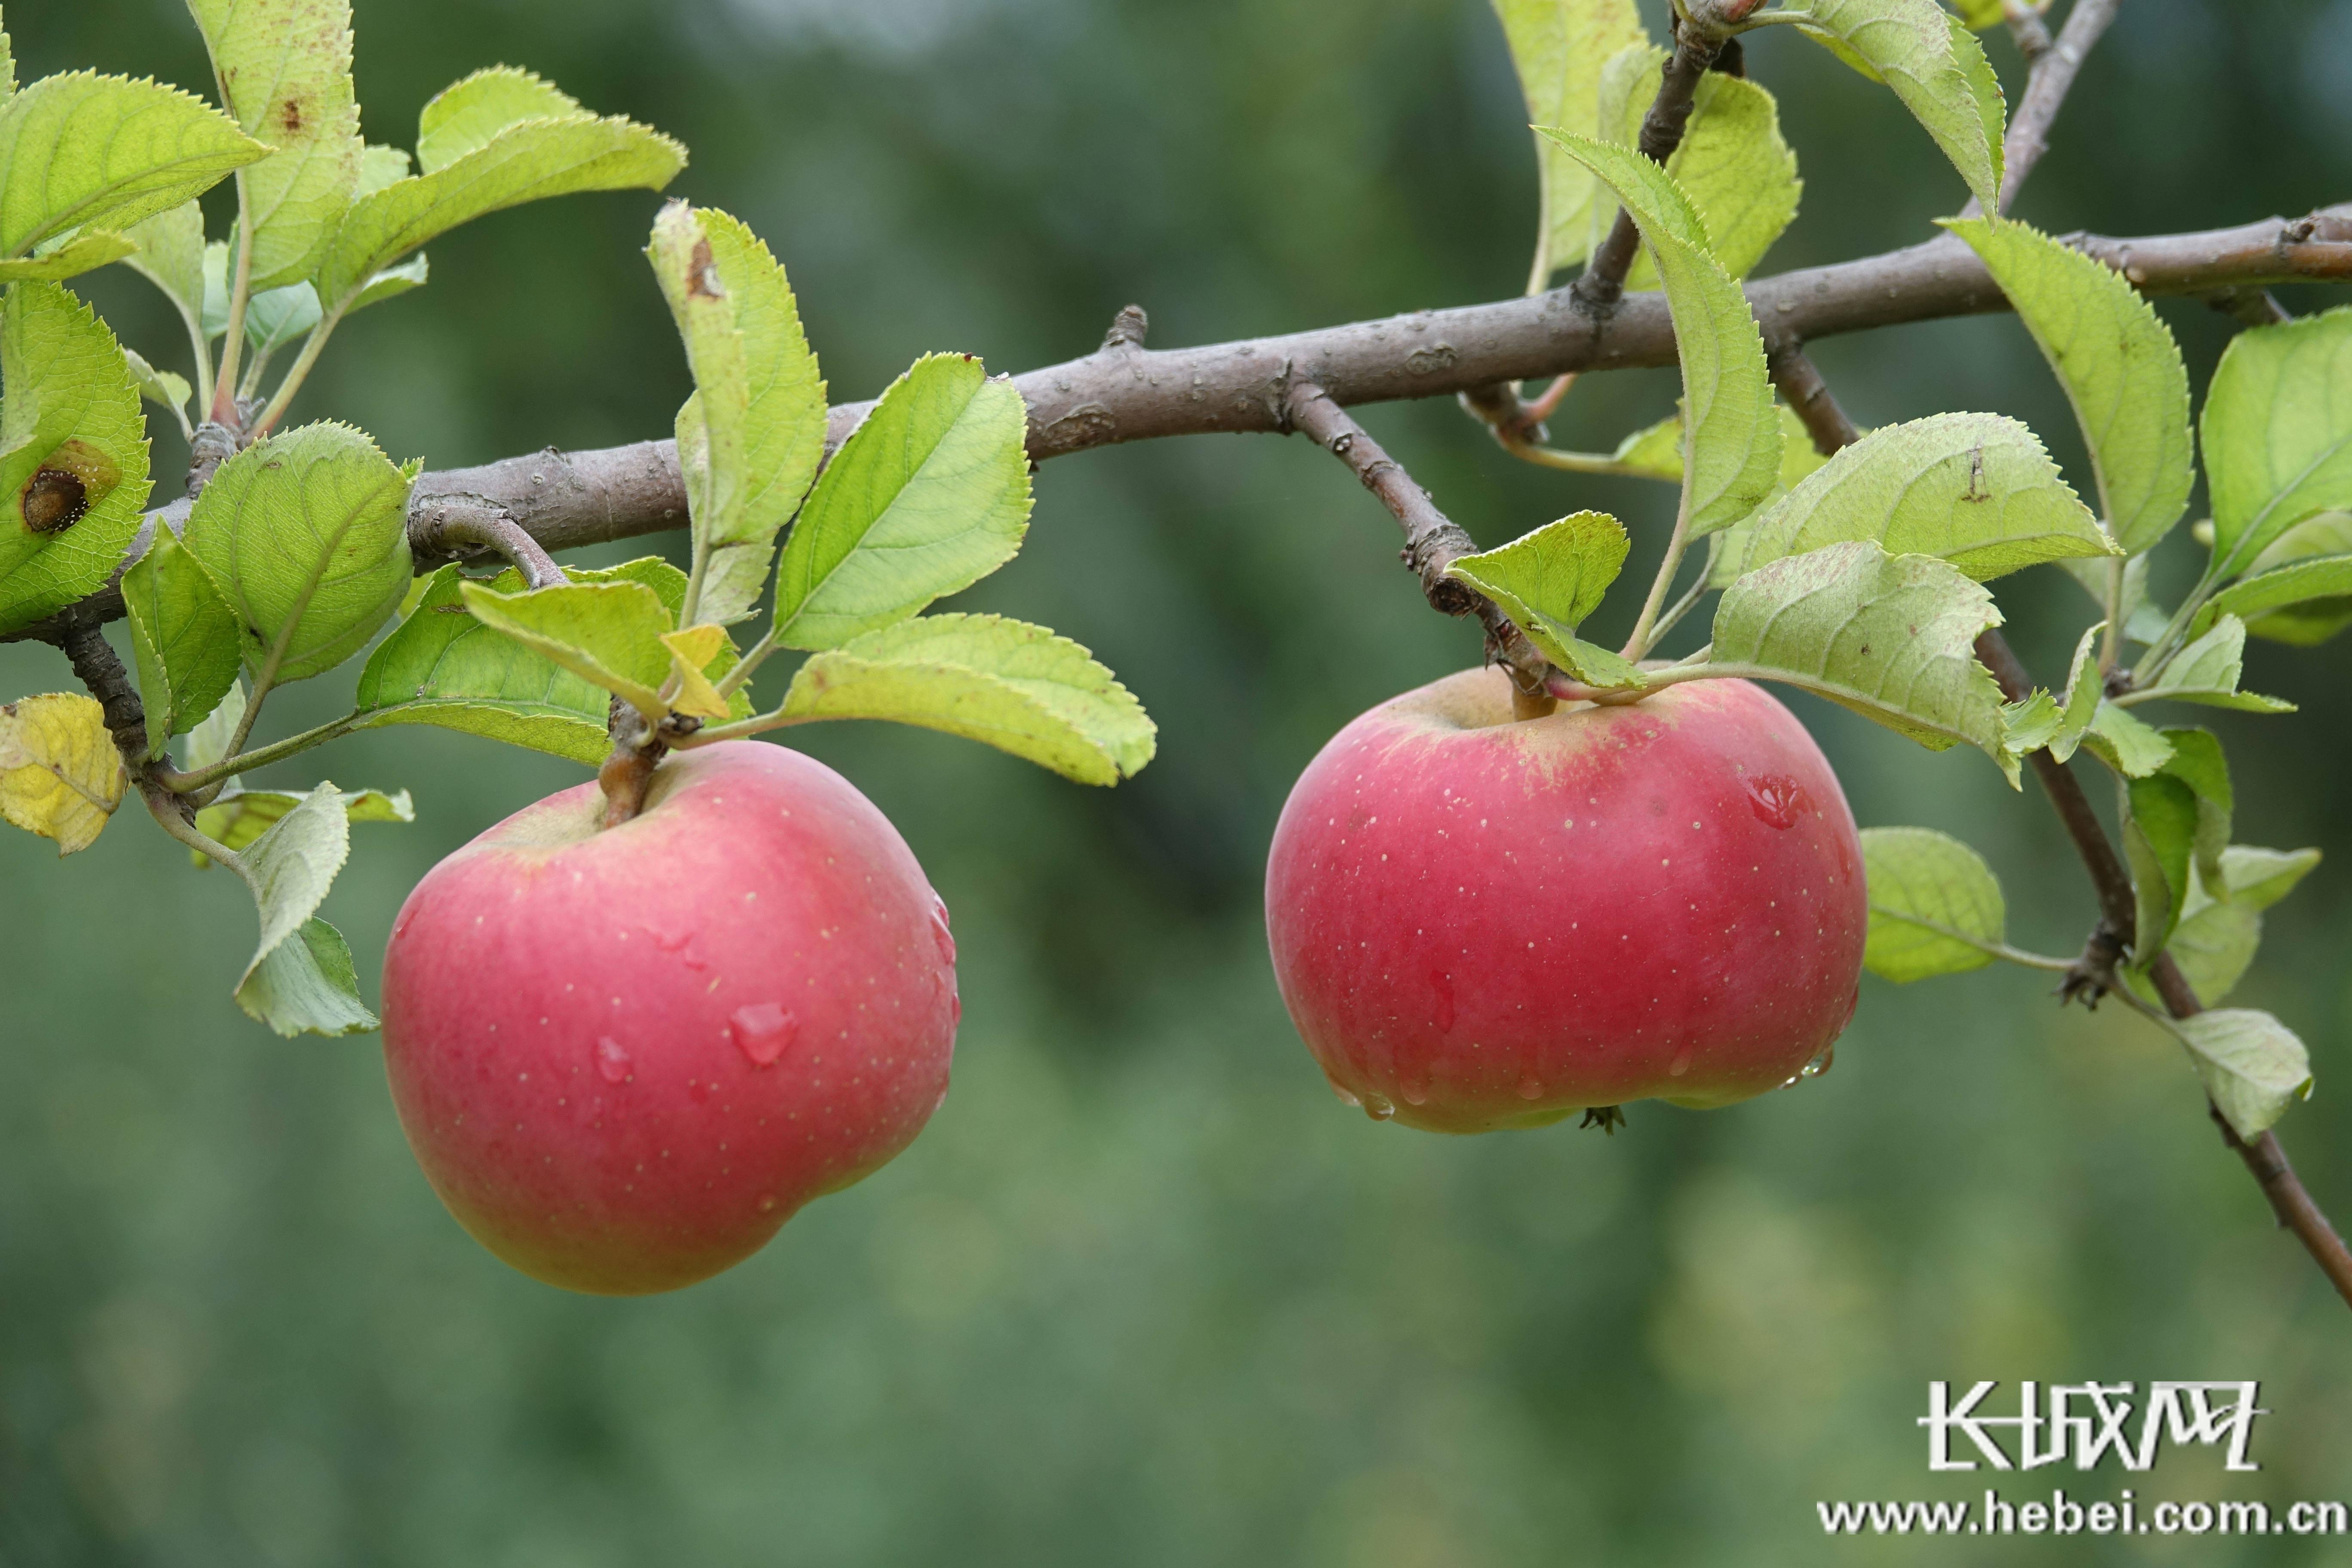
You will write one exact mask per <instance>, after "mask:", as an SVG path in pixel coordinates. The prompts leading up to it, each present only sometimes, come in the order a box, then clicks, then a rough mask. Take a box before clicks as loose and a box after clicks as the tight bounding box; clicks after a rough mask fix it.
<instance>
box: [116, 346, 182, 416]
mask: <svg viewBox="0 0 2352 1568" xmlns="http://www.w3.org/2000/svg"><path fill="white" fill-rule="evenodd" d="M122 363H124V364H127V365H129V366H130V367H131V380H133V381H135V382H137V383H138V384H139V395H140V396H142V397H143V398H145V399H146V400H147V401H148V402H150V403H152V404H154V405H157V406H158V407H161V408H168V409H170V410H171V411H172V412H173V414H176V415H178V416H179V417H180V423H181V424H182V425H183V426H185V425H186V424H187V423H188V399H189V397H190V396H191V395H193V394H192V393H191V392H190V390H189V387H188V378H187V377H186V376H184V375H180V374H175V373H173V372H172V371H168V370H157V369H156V368H155V367H154V366H153V365H152V364H149V363H147V361H146V360H145V358H143V357H142V355H140V354H139V353H135V352H134V351H132V350H130V349H124V350H123V351H122Z"/></svg>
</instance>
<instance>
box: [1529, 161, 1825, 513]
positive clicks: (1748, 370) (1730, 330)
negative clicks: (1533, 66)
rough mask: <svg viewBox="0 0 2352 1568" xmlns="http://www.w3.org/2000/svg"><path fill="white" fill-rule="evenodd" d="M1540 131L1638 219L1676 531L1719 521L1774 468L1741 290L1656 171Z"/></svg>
mask: <svg viewBox="0 0 2352 1568" xmlns="http://www.w3.org/2000/svg"><path fill="white" fill-rule="evenodd" d="M1544 133H1545V134H1546V135H1547V136H1549V137H1550V138H1551V139H1552V140H1553V141H1554V142H1557V143H1558V144H1559V146H1560V147H1561V148H1563V149H1564V150H1566V151H1567V152H1568V153H1570V155H1571V156H1573V157H1575V158H1577V159H1579V160H1580V161H1582V162H1583V163H1585V164H1587V165H1588V166H1589V167H1591V170H1592V171H1593V173H1594V174H1596V175H1597V176H1599V178H1600V180H1601V184H1604V185H1606V186H1608V187H1609V188H1610V189H1611V190H1612V191H1614V192H1615V193H1616V194H1617V199H1618V200H1619V201H1621V202H1622V203H1624V204H1625V207H1626V209H1627V210H1628V211H1630V212H1631V213H1632V214H1633V221H1634V222H1635V223H1636V224H1638V225H1640V226H1641V230H1642V237H1643V240H1644V241H1645V242H1646V243H1647V244H1648V246H1649V247H1650V254H1651V256H1652V257H1653V258H1655V260H1656V263H1657V267H1658V271H1659V273H1660V275H1661V276H1662V277H1663V278H1664V280H1665V291H1666V307H1667V309H1668V310H1670V311H1671V312H1672V313H1673V316H1674V323H1675V349H1676V352H1677V353H1679V354H1680V355H1681V357H1682V369H1683V408H1684V411H1685V416H1686V424H1687V426H1688V428H1687V431H1686V436H1687V439H1686V441H1685V448H1686V451H1685V474H1686V476H1687V477H1686V478H1685V481H1684V485H1683V512H1684V516H1685V519H1686V520H1687V525H1686V536H1687V537H1689V538H1692V539H1698V538H1703V537H1705V536H1706V535H1707V534H1709V533H1713V532H1715V531H1717V530H1718V529H1723V528H1728V527H1730V526H1731V525H1732V524H1733V523H1735V522H1738V521H1739V520H1740V519H1741V518H1743V517H1746V516H1747V515H1748V513H1749V512H1750V511H1753V510H1755V509H1756V505H1757V503H1758V502H1759V501H1761V500H1763V499H1764V498H1765V497H1766V496H1767V495H1768V494H1769V493H1770V492H1771V489H1772V485H1773V481H1774V479H1776V478H1777V476H1778V475H1779V473H1780V418H1779V416H1778V415H1777V414H1776V412H1775V411H1774V408H1773V404H1772V384H1771V381H1770V379H1769V377H1768V376H1767V375H1766V374H1765V369H1764V340H1763V337H1762V335H1761V334H1760V333H1759V331H1758V330H1757V326H1756V318H1755V316H1754V314H1753V313H1752V312H1750V311H1749V310H1748V296H1747V295H1745V294H1743V293H1742V292H1740V289H1739V285H1738V284H1737V283H1735V282H1733V281H1732V279H1731V278H1730V276H1729V275H1728V274H1727V273H1726V272H1725V271H1724V270H1723V268H1722V267H1721V266H1720V265H1719V264H1718V263H1717V261H1716V260H1715V258H1714V257H1713V256H1712V255H1710V254H1709V251H1708V247H1707V236H1706V226H1705V224H1704V223H1702V222H1701V220H1700V218H1699V216H1698V214H1697V213H1696V211H1694V210H1693V209H1692V207H1691V205H1690V200H1689V198H1688V197H1687V196H1685V195H1684V194H1683V193H1682V192H1681V191H1680V190H1678V189H1677V188H1676V187H1675V183H1674V182H1673V181H1672V180H1671V179H1669V178H1667V177H1666V174H1665V171H1664V170H1663V169H1660V168H1659V167H1658V166H1657V165H1656V164H1654V163H1651V162H1650V161H1649V160H1648V159H1646V158H1644V157H1643V156H1642V155H1641V154H1640V153H1635V152H1632V151H1630V150H1628V149H1626V148H1623V147H1617V146H1612V145H1610V144H1607V143H1604V142H1594V141H1591V139H1589V138H1586V137H1581V136H1574V135H1570V134H1567V133H1565V132H1556V131H1549V130H1548V131H1546V132H1544Z"/></svg>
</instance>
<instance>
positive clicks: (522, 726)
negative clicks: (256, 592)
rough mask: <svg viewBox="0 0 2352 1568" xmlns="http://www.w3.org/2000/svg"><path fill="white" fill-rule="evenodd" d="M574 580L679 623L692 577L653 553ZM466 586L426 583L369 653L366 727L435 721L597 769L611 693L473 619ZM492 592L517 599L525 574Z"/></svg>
mask: <svg viewBox="0 0 2352 1568" xmlns="http://www.w3.org/2000/svg"><path fill="white" fill-rule="evenodd" d="M569 575H570V577H571V578H572V581H573V582H575V583H582V584H616V583H629V584H638V585H640V586H643V587H646V588H648V589H650V590H652V592H653V593H654V595H655V596H656V598H657V599H659V600H660V601H661V602H662V605H663V608H664V609H665V611H666V612H667V614H669V615H670V616H673V617H674V616H676V614H677V605H679V604H680V603H681V602H682V601H683V600H684V598H685V596H686V574H684V573H682V572H680V571H678V570H677V568H676V567H674V566H672V565H670V564H669V563H667V562H666V561H663V560H661V559H659V558H658V557H654V556H648V557H646V558H645V559H644V560H640V561H633V562H630V563H627V564H626V565H623V566H616V567H614V568H612V569H610V570H609V571H603V572H583V571H581V570H579V569H577V568H574V569H572V571H571V572H570V573H569ZM464 580H465V579H464V578H463V577H462V576H461V574H459V572H458V569H457V565H456V564H455V563H452V564H450V565H446V566H444V567H442V568H440V569H439V570H438V571H436V572H435V573H433V574H432V575H431V576H429V577H427V578H425V580H424V593H423V594H422V595H420V596H419V597H418V599H417V602H416V605H415V609H413V610H412V611H411V612H410V613H409V616H408V618H407V619H405V620H404V621H403V622H402V623H401V624H400V625H399V626H396V627H395V628H394V630H393V632H392V635H391V636H389V637H385V638H384V639H383V642H382V643H380V644H378V645H377V647H376V650H375V652H374V653H373V654H372V655H370V656H369V658H368V661H367V668H365V669H364V670H362V672H361V674H360V683H359V695H358V700H357V706H358V708H359V709H360V710H361V711H362V713H363V714H364V715H366V717H365V719H364V720H363V721H362V727H364V728H368V729H373V728H376V727H379V726H382V725H385V724H433V725H437V726H439V727H440V728H443V729H447V730H457V731H463V732H465V733H467V734H474V735H480V736H483V737H485V738H486V739H488V740H493V741H501V742H506V743H507V744H509V745H515V746H525V747H528V748H530V750H532V751H538V752H551V753H552V754H553V755H556V756H559V757H568V758H570V759H571V760H572V761H573V762H576V763H585V764H587V765H588V766H589V767H592V768H593V767H594V766H595V765H596V764H597V763H601V762H603V761H604V757H605V755H606V754H607V753H608V752H611V751H612V749H613V743H612V741H611V739H610V738H609V736H608V734H607V731H606V728H605V725H606V720H607V718H608V714H609V710H610V706H611V698H610V696H609V695H608V694H607V693H606V692H605V690H604V689H603V688H602V687H599V686H597V685H595V684H594V683H593V682H591V681H589V680H587V679H583V678H582V677H581V676H578V675H575V674H573V673H572V671H571V670H569V669H566V668H562V666H560V665H558V664H557V663H555V662H554V661H553V660H552V659H550V658H544V657H542V656H541V655H540V654H538V653H535V652H533V651H532V650H531V649H530V648H529V647H525V646H524V645H523V644H521V643H520V642H517V641H516V640H515V639H514V638H512V637H507V636H505V635H503V634H502V633H499V632H496V631H492V630H491V629H490V628H489V627H488V626H486V625H484V624H483V623H482V622H480V621H478V620H476V619H475V618H474V617H473V616H472V615H471V614H470V613H468V612H467V608H466V605H465V603H464V601H463V600H462V599H460V598H459V596H458V584H459V583H461V582H463V581H464ZM489 586H490V587H491V589H492V590H494V591H496V592H498V593H502V594H516V593H520V591H521V590H522V587H523V580H522V574H520V573H519V572H515V571H512V570H509V571H507V572H504V573H502V574H499V576H498V577H497V578H496V579H495V580H494V581H493V582H492V583H491V584H489ZM665 658H667V655H666V654H665ZM734 662H735V658H734V653H733V650H732V649H731V648H730V649H727V650H724V651H722V653H721V654H720V656H719V659H718V660H717V661H715V662H714V663H713V664H712V665H711V666H710V668H709V670H707V671H706V672H705V673H706V674H710V675H714V676H715V675H719V674H724V673H725V672H726V670H727V669H729V668H732V667H733V665H734ZM737 697H738V698H739V700H741V703H742V712H741V713H740V714H739V715H737V716H738V717H748V716H749V715H750V711H751V710H750V707H749V700H748V699H745V698H743V694H742V693H740V692H738V693H737Z"/></svg>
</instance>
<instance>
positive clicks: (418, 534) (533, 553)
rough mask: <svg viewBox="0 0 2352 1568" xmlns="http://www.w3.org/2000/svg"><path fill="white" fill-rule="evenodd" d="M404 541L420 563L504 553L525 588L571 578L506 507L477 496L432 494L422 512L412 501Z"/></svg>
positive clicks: (560, 583)
mask: <svg viewBox="0 0 2352 1568" xmlns="http://www.w3.org/2000/svg"><path fill="white" fill-rule="evenodd" d="M408 544H409V549H410V550H411V551H413V552H415V555H416V558H417V561H418V563H419V565H420V567H421V566H423V565H424V564H425V563H429V562H431V561H433V560H434V559H435V558H436V556H447V557H449V558H451V559H457V560H470V559H472V558H474V557H477V556H478V555H480V554H481V553H482V552H485V551H488V552H490V553H493V554H496V555H501V556H504V557H505V558H506V559H507V560H508V561H509V563H512V564H513V566H514V567H515V569H516V570H517V571H519V572H520V573H521V574H522V580H523V581H524V582H525V583H526V584H530V586H531V587H534V588H553V587H558V586H561V585H562V584H564V583H567V582H569V581H571V579H570V578H568V577H566V576H564V574H563V568H562V567H561V566H558V565H557V564H556V563H555V558H554V557H553V556H551V555H550V554H548V552H547V550H546V547H545V546H543V545H541V543H540V542H539V541H538V540H536V539H533V538H532V537H531V536H530V531H529V530H527V529H525V528H524V527H523V526H522V525H521V524H520V523H519V522H517V521H515V520H514V519H513V518H512V517H511V516H509V515H508V512H507V510H506V508H504V507H502V506H500V505H499V503H498V502H496V501H494V500H487V499H484V498H482V497H478V496H457V495H449V494H441V495H436V496H434V497H433V498H431V500H430V502H429V504H428V507H427V509H426V510H423V511H419V510H418V509H417V508H416V506H415V504H414V503H413V502H412V503H411V505H410V507H409V512H408Z"/></svg>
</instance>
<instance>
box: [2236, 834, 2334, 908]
mask: <svg viewBox="0 0 2352 1568" xmlns="http://www.w3.org/2000/svg"><path fill="white" fill-rule="evenodd" d="M2319 858H2320V857H2319V851H2318V850H2316V849H2292V850H2290V849H2262V848H2257V847H2255V846H2253V845H2252V844H2232V845H2231V846H2230V847H2228V848H2227V849H2224V850H2223V851H2221V879H2222V883H2223V885H2224V886H2225V887H2226V888H2227V889H2229V897H2230V901H2231V903H2235V904H2243V905H2244V906H2246V907H2247V908H2248V909H2252V910H2266V909H2269V908H2270V907H2271V906H2272V905H2273V904H2274V903H2277V902H2278V901H2279V900H2281V899H2284V898H2285V897H2286V896H2287V895H2288V894H2289V893H2291V892H2293V891H2294V885H2295V884H2296V883H2297V882H2300V881H2302V880H2303V879H2305V877H2308V876H2309V875H2311V873H2312V872H2313V871H2314V870H2315V869H2317V868H2318V866H2319Z"/></svg>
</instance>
